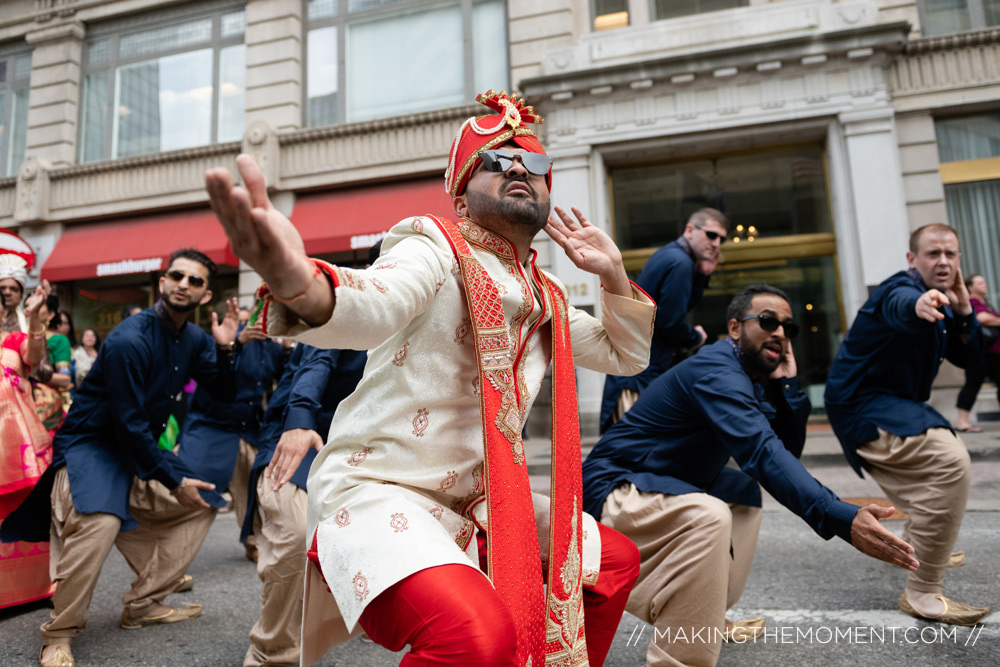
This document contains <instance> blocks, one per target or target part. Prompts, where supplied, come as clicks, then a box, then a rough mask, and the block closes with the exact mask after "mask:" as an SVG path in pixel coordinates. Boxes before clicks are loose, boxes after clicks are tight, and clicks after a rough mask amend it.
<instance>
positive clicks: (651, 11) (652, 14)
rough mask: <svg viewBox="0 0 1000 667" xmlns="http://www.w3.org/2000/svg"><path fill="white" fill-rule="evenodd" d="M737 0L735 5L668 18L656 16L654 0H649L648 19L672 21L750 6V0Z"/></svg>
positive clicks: (651, 20)
mask: <svg viewBox="0 0 1000 667" xmlns="http://www.w3.org/2000/svg"><path fill="white" fill-rule="evenodd" d="M737 1H738V2H739V3H740V4H739V5H737V6H736V7H727V8H726V9H712V10H709V11H704V12H701V11H698V12H692V13H690V14H684V15H683V16H671V17H669V18H664V19H661V18H659V17H657V15H656V0H649V20H650V22H653V21H673V20H675V19H679V18H684V17H687V16H701V15H703V14H713V13H715V12H722V11H727V10H729V9H739V8H740V7H749V6H750V0H737Z"/></svg>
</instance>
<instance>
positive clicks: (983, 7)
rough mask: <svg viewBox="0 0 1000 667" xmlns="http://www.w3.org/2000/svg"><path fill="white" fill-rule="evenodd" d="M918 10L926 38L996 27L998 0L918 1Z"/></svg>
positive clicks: (999, 15)
mask: <svg viewBox="0 0 1000 667" xmlns="http://www.w3.org/2000/svg"><path fill="white" fill-rule="evenodd" d="M919 7H920V32H922V33H923V34H924V35H926V36H933V35H947V34H949V33H953V32H961V31H963V30H977V29H979V28H986V27H989V26H994V25H1000V0H920V2H919Z"/></svg>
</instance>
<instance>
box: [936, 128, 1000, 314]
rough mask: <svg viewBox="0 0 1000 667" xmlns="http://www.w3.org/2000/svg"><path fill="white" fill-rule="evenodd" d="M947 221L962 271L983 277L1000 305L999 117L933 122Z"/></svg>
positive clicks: (991, 295) (995, 301)
mask: <svg viewBox="0 0 1000 667" xmlns="http://www.w3.org/2000/svg"><path fill="white" fill-rule="evenodd" d="M935 129H936V130H937V142H938V154H939V156H940V159H941V180H943V181H944V184H945V185H944V198H945V204H946V205H947V207H948V220H949V222H951V225H952V226H953V227H954V228H955V229H956V230H957V231H958V237H959V239H960V240H961V245H962V272H963V273H964V274H965V275H966V276H970V275H972V274H974V273H979V274H982V276H983V277H984V278H986V284H987V285H988V286H989V288H990V302H991V303H993V304H996V303H1000V257H998V255H997V250H998V249H1000V226H998V221H1000V113H992V114H980V115H976V116H960V117H956V118H942V119H939V120H938V121H937V122H936V123H935Z"/></svg>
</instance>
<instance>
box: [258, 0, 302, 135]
mask: <svg viewBox="0 0 1000 667" xmlns="http://www.w3.org/2000/svg"><path fill="white" fill-rule="evenodd" d="M302 5H303V3H302V2H301V0H247V4H246V16H247V31H246V45H247V57H246V63H247V71H246V123H247V125H250V124H251V123H253V122H254V121H258V120H259V121H265V122H267V123H269V124H270V125H271V126H273V127H274V128H276V129H277V130H279V131H280V130H293V129H297V128H299V127H301V126H302V91H303V71H302V51H303V45H302Z"/></svg>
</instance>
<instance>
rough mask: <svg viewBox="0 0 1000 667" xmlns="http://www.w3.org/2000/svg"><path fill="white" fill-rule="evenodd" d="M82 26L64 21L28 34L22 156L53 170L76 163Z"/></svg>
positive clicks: (77, 22) (76, 22) (74, 22)
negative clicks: (29, 47) (31, 48)
mask: <svg viewBox="0 0 1000 667" xmlns="http://www.w3.org/2000/svg"><path fill="white" fill-rule="evenodd" d="M83 35H84V27H83V23H81V22H79V21H67V22H65V23H60V24H57V25H52V26H48V27H45V28H42V29H41V30H36V31H35V32H30V33H28V34H27V35H26V36H25V38H26V40H27V41H28V43H29V44H31V45H33V46H34V47H35V48H34V51H33V52H32V54H31V92H30V93H29V95H28V135H27V142H26V144H27V145H26V150H25V155H27V156H34V157H37V158H40V159H43V160H46V161H48V162H49V163H51V164H52V166H53V167H60V166H64V165H70V164H73V163H74V162H76V138H77V125H76V122H77V117H78V109H79V104H78V103H79V97H80V62H81V57H82V55H83Z"/></svg>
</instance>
